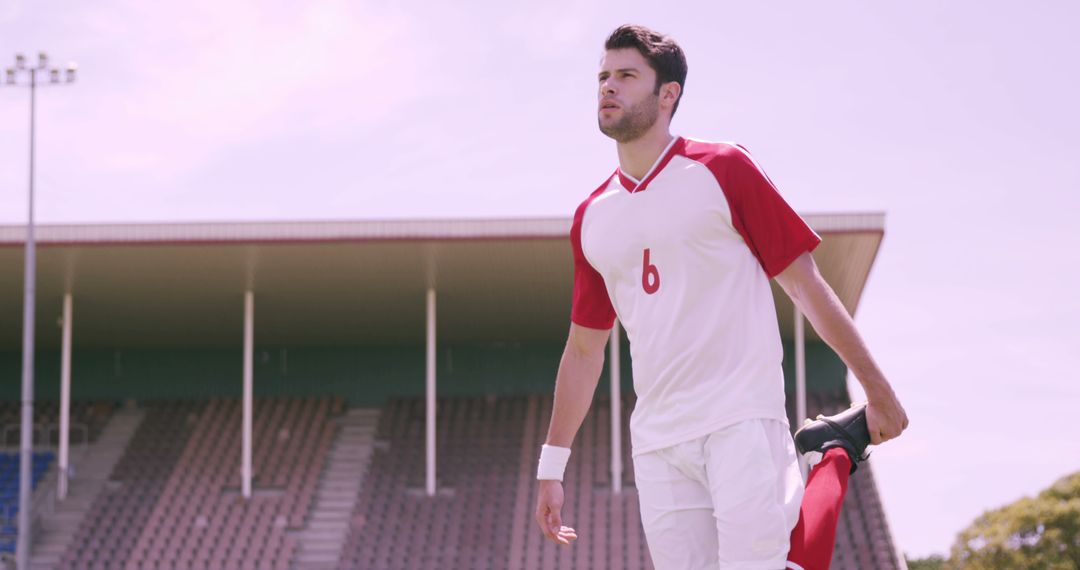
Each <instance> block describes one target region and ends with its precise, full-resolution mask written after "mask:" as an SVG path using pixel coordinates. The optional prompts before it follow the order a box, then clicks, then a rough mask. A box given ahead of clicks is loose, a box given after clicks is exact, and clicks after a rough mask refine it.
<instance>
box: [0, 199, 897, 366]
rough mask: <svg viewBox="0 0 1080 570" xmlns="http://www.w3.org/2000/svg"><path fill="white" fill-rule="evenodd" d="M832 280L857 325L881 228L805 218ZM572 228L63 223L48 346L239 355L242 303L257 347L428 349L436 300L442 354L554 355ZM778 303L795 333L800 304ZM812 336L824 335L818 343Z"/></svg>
mask: <svg viewBox="0 0 1080 570" xmlns="http://www.w3.org/2000/svg"><path fill="white" fill-rule="evenodd" d="M805 219H806V220H807V222H808V223H809V224H810V225H811V226H812V227H813V228H814V229H815V230H816V231H817V232H818V233H819V234H820V235H821V236H822V238H823V242H822V244H821V245H820V246H819V247H818V249H817V250H816V251H815V252H814V257H815V259H816V260H817V263H818V265H819V267H820V268H821V272H822V274H823V275H824V276H825V278H826V280H827V281H829V283H830V284H831V285H832V286H833V288H834V289H835V290H836V292H837V294H838V295H839V297H840V299H841V301H842V302H843V303H844V306H845V307H847V309H848V310H849V311H851V312H852V313H854V311H855V309H856V308H857V307H858V303H859V298H860V296H861V294H862V290H863V287H864V286H865V283H866V279H867V276H868V274H869V271H870V268H871V267H872V265H873V262H874V259H875V258H876V255H877V251H878V248H879V246H880V244H881V240H882V237H883V235H884V215H883V214H815V215H807V216H805ZM570 223H571V220H570V219H569V218H546V219H495V220H487V219H477V220H407V221H352V222H349V221H339V222H265V223H175V224H116V225H109V224H95V225H52V226H40V227H38V228H37V241H38V244H39V248H38V273H37V280H38V281H37V335H38V342H39V343H41V344H40V345H41V346H46V347H48V346H58V345H59V339H60V329H59V326H58V325H57V323H58V318H59V317H60V314H61V304H62V297H63V294H64V292H65V291H68V290H70V291H71V292H72V294H73V297H74V319H73V320H74V330H73V342H74V344H75V345H76V346H99V347H107V346H167V345H180V346H233V345H237V344H239V343H240V340H241V332H242V322H243V294H244V291H245V290H246V289H247V288H248V287H251V288H252V289H253V291H254V292H255V327H256V342H257V343H258V344H260V345H263V346H272V345H352V344H418V343H422V342H423V338H424V337H423V335H424V318H425V313H424V310H425V309H424V295H425V291H426V289H427V287H428V286H429V285H432V286H434V287H436V289H437V291H438V325H439V326H438V328H439V341H440V342H474V341H506V342H534V341H535V342H550V341H561V340H562V339H563V338H565V334H566V330H567V327H568V326H569V314H570V292H571V285H572V277H573V263H572V258H571V252H570V245H569V240H568V235H569V230H570ZM25 233H26V232H25V227H24V226H0V349H14V348H16V347H18V346H20V344H21V334H22V333H21V329H22V299H23V276H22V274H23V244H24V240H25ZM773 288H774V292H775V293H778V294H777V295H776V297H777V309H778V316H779V320H780V326H781V331H782V333H783V334H784V336H785V337H789V336H790V335H791V332H790V331H791V328H792V316H791V314H792V306H791V302H790V301H789V300H788V299H787V296H786V295H784V294H783V293H782V291H780V290H779V288H778V287H777V286H776V285H775V283H774V284H773ZM808 333H809V335H810V337H811V338H813V333H812V331H809V330H808Z"/></svg>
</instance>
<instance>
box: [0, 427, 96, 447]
mask: <svg viewBox="0 0 1080 570" xmlns="http://www.w3.org/2000/svg"><path fill="white" fill-rule="evenodd" d="M21 432H22V425H21V424H7V425H5V426H4V428H3V430H2V431H0V446H2V447H14V446H18V445H19V444H20V443H21V442H20V441H19V434H20V433H21ZM72 432H74V433H81V434H82V441H78V442H73V443H74V444H75V445H86V444H88V443H90V427H89V426H87V425H86V424H84V423H82V422H72V423H71V427H70V428H69V430H68V434H69V435H70V434H71V433H72ZM12 433H14V434H15V441H14V442H13V443H12V442H10V439H11V438H10V437H8V436H9V435H10V434H12ZM54 435H55V436H56V440H55V443H54V440H53V436H54ZM73 439H74V438H73ZM33 442H34V446H35V447H56V446H58V445H59V444H60V424H58V423H56V422H50V423H36V424H34V437H33Z"/></svg>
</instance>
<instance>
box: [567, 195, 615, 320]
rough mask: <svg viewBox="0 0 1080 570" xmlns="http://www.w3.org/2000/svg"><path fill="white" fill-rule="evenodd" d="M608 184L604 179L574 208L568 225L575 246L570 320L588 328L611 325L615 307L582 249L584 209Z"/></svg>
mask: <svg viewBox="0 0 1080 570" xmlns="http://www.w3.org/2000/svg"><path fill="white" fill-rule="evenodd" d="M609 181H610V179H609ZM607 185H608V182H604V184H603V185H601V186H600V187H599V188H597V189H596V190H595V191H594V192H593V193H592V194H590V195H589V197H588V198H587V199H586V200H585V201H584V202H582V203H581V205H580V206H578V209H577V211H576V212H574V224H573V225H572V226H571V227H570V246H571V247H572V248H573V250H574V298H573V305H571V308H570V320H571V321H572V322H574V323H576V324H579V325H581V326H583V327H588V328H591V329H610V328H611V327H612V325H614V324H615V309H614V308H613V307H612V306H611V299H609V298H608V293H607V287H606V286H605V285H604V278H603V277H601V276H600V273H598V272H597V271H596V269H595V268H593V266H592V265H591V264H589V260H588V259H586V258H585V252H584V251H583V250H582V249H581V221H582V219H583V218H584V217H585V209H586V208H588V207H589V203H590V202H592V201H593V198H595V197H597V196H598V195H600V193H601V192H603V191H604V189H605V188H607Z"/></svg>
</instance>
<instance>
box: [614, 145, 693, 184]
mask: <svg viewBox="0 0 1080 570" xmlns="http://www.w3.org/2000/svg"><path fill="white" fill-rule="evenodd" d="M685 146H686V141H684V140H683V138H682V137H675V138H674V139H672V141H671V143H670V144H669V145H668V148H667V150H665V151H664V153H663V154H661V155H660V158H658V159H657V161H656V163H655V164H653V166H652V168H650V169H649V171H648V172H647V173H645V178H644V179H642V181H641V182H638V181H636V180H634V179H633V178H631V177H629V176H627V175H626V174H623V171H622V169H621V168H617V169H615V173H616V174H618V175H619V182H620V183H622V185H623V188H626V190H627V191H629V192H630V193H631V194H634V193H636V192H641V191H643V190H645V188H647V187H648V186H649V183H650V182H652V180H653V178H656V175H657V174H660V171H661V170H663V169H664V167H665V166H667V164H668V163H669V162H671V159H672V158H673V157H674V156H675V155H676V154H680V153H681V152H683V149H684V147H685Z"/></svg>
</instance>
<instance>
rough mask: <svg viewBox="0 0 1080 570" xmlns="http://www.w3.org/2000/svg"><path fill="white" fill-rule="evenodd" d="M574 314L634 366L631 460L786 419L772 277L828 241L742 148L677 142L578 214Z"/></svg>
mask: <svg viewBox="0 0 1080 570" xmlns="http://www.w3.org/2000/svg"><path fill="white" fill-rule="evenodd" d="M570 237H571V243H572V246H573V249H574V295H573V309H572V311H571V320H572V321H573V322H575V323H577V324H579V325H581V326H585V327H590V328H599V329H606V328H611V326H612V324H613V322H614V319H615V316H616V314H617V315H618V317H619V321H620V322H621V323H622V325H623V327H624V328H625V329H626V334H627V337H628V338H629V340H630V354H631V357H632V359H633V372H634V391H635V392H636V393H637V397H638V399H637V406H636V408H635V409H634V413H633V415H632V417H631V419H630V433H631V439H632V444H633V454H634V455H635V456H637V455H640V454H643V453H648V452H650V451H654V450H656V449H661V448H664V447H668V446H671V445H675V444H678V443H681V442H684V441H688V440H691V439H694V438H697V437H700V436H702V435H705V434H707V433H711V432H713V431H716V430H718V429H721V428H723V427H726V426H729V425H732V424H735V423H737V422H740V421H743V420H747V419H753V418H769V419H776V420H780V421H782V422H784V423H785V425H786V424H787V414H786V413H785V409H784V377H783V371H782V368H781V362H782V360H783V348H782V347H781V344H780V333H779V327H778V325H777V320H776V310H775V308H774V305H773V297H772V291H771V289H770V288H769V279H770V278H772V277H774V276H776V275H777V274H778V273H780V272H781V271H783V270H784V269H785V268H786V267H787V266H788V265H789V264H790V263H791V262H792V261H794V260H795V258H797V257H798V256H799V255H801V254H802V253H803V252H806V251H812V250H813V249H814V248H815V247H816V246H817V245H818V244H819V243H820V242H821V238H820V237H818V236H817V234H815V233H814V231H813V230H811V229H810V227H809V226H807V225H806V223H805V222H804V221H803V220H802V218H800V217H799V216H798V214H796V213H795V212H794V211H793V210H792V209H791V207H790V206H788V204H787V203H786V202H785V201H784V199H783V198H782V197H780V194H779V193H778V192H777V190H776V188H775V187H774V186H773V184H772V182H771V181H769V179H768V177H766V176H765V174H764V173H763V172H762V171H761V170H760V169H759V168H758V167H757V165H756V164H755V163H754V161H753V159H752V158H751V157H750V155H749V154H748V153H747V152H746V150H745V149H743V148H742V147H739V146H737V145H734V144H728V143H710V142H701V141H695V140H689V139H685V138H682V137H676V138H675V139H674V140H673V141H672V142H671V144H670V145H669V146H668V148H667V149H666V150H665V151H664V153H663V154H661V156H660V158H658V159H657V162H656V164H654V165H653V167H652V169H651V170H650V171H649V172H648V174H646V175H645V177H644V178H643V179H642V180H640V181H639V180H635V179H633V178H631V177H630V176H627V175H626V174H625V173H623V172H620V171H619V170H616V171H615V173H614V174H613V175H612V176H611V177H610V178H609V179H608V180H607V181H605V182H604V184H603V185H601V186H600V188H598V189H596V191H594V192H593V193H592V195H590V196H589V198H588V199H586V200H585V201H584V202H583V203H582V204H581V206H579V207H578V209H577V212H576V213H575V215H574V223H573V226H572V229H571V232H570Z"/></svg>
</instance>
